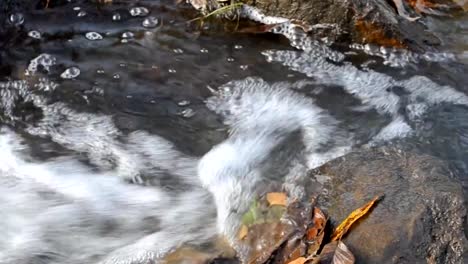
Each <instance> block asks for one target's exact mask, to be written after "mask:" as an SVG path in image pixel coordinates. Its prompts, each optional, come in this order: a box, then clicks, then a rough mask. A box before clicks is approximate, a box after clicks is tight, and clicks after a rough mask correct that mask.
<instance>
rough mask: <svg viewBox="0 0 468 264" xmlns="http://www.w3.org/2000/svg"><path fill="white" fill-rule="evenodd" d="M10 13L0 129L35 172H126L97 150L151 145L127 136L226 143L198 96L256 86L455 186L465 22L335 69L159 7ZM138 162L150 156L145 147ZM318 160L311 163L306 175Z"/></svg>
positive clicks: (466, 80) (1, 73) (465, 136)
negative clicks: (402, 152) (420, 46)
mask: <svg viewBox="0 0 468 264" xmlns="http://www.w3.org/2000/svg"><path fill="white" fill-rule="evenodd" d="M132 8H133V9H132ZM135 8H137V9H135ZM142 8H145V9H147V11H148V12H147V14H146V12H145V10H143V9H142ZM132 13H133V15H135V16H132ZM9 15H12V14H9ZM13 15H15V16H13V17H12V16H9V19H10V20H11V21H10V31H9V33H8V34H7V38H5V39H2V40H0V43H2V49H1V50H0V81H1V84H2V92H0V96H1V98H0V109H2V113H0V124H1V126H2V129H3V130H2V131H3V133H6V134H7V135H10V136H11V135H15V136H21V138H22V140H23V141H24V142H25V143H26V145H28V148H27V149H24V148H23V149H22V151H23V152H25V153H27V154H26V155H27V156H28V157H29V158H28V159H29V160H35V161H37V162H38V164H40V162H46V161H50V160H53V158H60V157H65V156H66V157H70V156H71V157H73V158H72V159H73V160H74V161H80V162H84V163H85V164H87V166H88V165H89V166H90V167H91V168H93V169H97V170H104V169H107V168H110V167H112V166H114V165H115V163H119V162H116V161H115V159H120V160H127V162H128V163H129V164H131V163H138V162H137V161H136V160H134V159H136V158H135V157H137V159H141V157H142V156H132V155H129V157H130V158H128V157H127V156H125V158H123V156H119V154H115V153H119V152H118V151H120V150H119V148H117V147H116V149H117V150H115V153H114V152H113V153H114V154H113V155H114V156H117V158H115V157H108V155H107V154H106V153H107V152H106V151H107V150H109V152H112V151H114V147H115V144H117V143H115V142H121V141H122V142H125V144H128V146H132V147H133V148H135V152H132V153H137V152H138V149H142V148H143V146H145V145H149V144H151V142H150V141H149V137H144V136H142V137H133V138H130V137H129V136H128V135H130V134H131V133H132V132H135V131H140V132H141V131H144V133H146V134H149V135H159V136H161V137H163V138H165V139H167V140H169V141H170V142H172V143H174V144H175V146H176V147H177V149H178V150H180V151H181V152H183V153H184V154H188V155H192V156H197V157H199V156H202V155H203V154H204V153H206V152H207V151H208V150H209V149H210V148H211V147H212V146H214V145H215V144H217V143H219V142H221V141H222V140H224V139H225V137H226V129H225V126H224V125H223V123H222V120H221V119H220V117H219V116H217V115H216V114H215V113H213V112H212V111H210V110H209V109H208V108H207V107H206V106H205V103H204V100H205V99H206V98H207V97H208V96H210V95H211V91H210V90H213V89H214V90H216V89H217V88H218V87H219V86H220V85H223V84H225V83H227V82H229V81H232V80H242V79H245V78H247V77H260V78H262V79H263V80H265V81H267V82H269V83H275V82H290V83H295V85H293V86H298V87H299V88H298V90H299V92H300V93H303V94H305V95H307V96H309V97H312V98H314V99H315V103H316V104H317V105H318V106H319V107H321V108H323V109H324V110H325V111H327V112H329V113H330V114H331V115H332V116H333V117H335V118H336V119H337V120H338V121H339V122H340V123H339V125H338V128H339V129H340V130H341V131H342V134H344V135H346V137H348V141H346V142H347V143H346V144H345V146H344V147H348V148H350V149H351V148H353V147H361V146H364V147H365V146H369V145H378V144H403V145H406V147H410V148H415V149H417V150H418V151H420V152H421V153H428V154H431V155H435V156H437V157H439V158H440V159H443V160H447V161H449V163H450V165H451V166H452V167H453V169H454V171H455V172H456V175H457V177H458V178H459V179H460V180H461V181H462V183H463V185H464V187H465V189H466V188H468V95H467V94H468V75H467V74H468V46H467V43H468V39H467V36H468V24H467V23H468V17H467V16H465V17H458V18H454V19H445V18H444V19H442V18H430V19H427V21H426V23H427V24H428V26H429V27H430V28H431V30H434V31H435V32H437V33H438V34H439V35H440V36H441V38H442V39H443V41H444V44H443V46H442V51H440V52H437V53H434V52H433V53H427V54H419V55H418V54H410V53H405V52H402V51H392V50H390V49H387V50H381V49H380V48H379V47H372V46H367V47H361V46H359V45H355V46H352V47H342V46H340V47H334V49H335V50H332V52H336V53H337V54H340V56H344V60H341V61H338V62H333V61H332V60H331V59H330V57H328V55H330V54H328V53H327V52H322V51H320V52H315V51H316V49H317V47H326V49H328V46H326V45H325V44H317V45H318V46H309V47H306V48H305V51H302V50H297V49H295V48H294V47H292V46H291V45H290V44H289V41H288V39H287V38H285V37H282V36H280V35H273V34H258V35H255V34H241V33H233V32H226V31H225V30H224V25H223V24H221V25H220V24H214V23H212V22H209V21H207V22H206V23H204V25H200V23H199V22H193V23H187V21H188V20H190V19H192V18H194V17H196V16H197V14H196V13H195V12H194V11H192V10H190V9H189V8H188V7H187V6H179V7H176V6H175V5H174V4H173V2H172V1H138V2H135V3H133V4H126V3H118V2H116V3H114V4H109V5H101V6H98V5H94V4H89V3H86V2H85V1H71V2H70V3H69V4H66V5H63V6H57V7H53V8H49V9H41V10H33V11H31V12H27V13H24V12H23V13H14V14H13ZM23 19H24V21H22V20H23ZM233 23H234V24H235V22H233ZM233 23H230V24H229V26H228V27H229V28H231V29H232V27H233V25H232V24H233ZM13 24H16V25H13ZM371 53H373V54H374V55H372V54H371ZM41 54H45V55H42V57H41V58H42V65H39V66H37V67H35V65H34V62H32V61H33V60H34V59H35V58H37V57H39V56H40V55H41ZM392 54H393V55H392ZM50 62H53V63H52V64H53V65H51V66H50V68H48V69H47V67H44V65H45V66H47V65H48V63H50ZM39 64H41V63H39ZM78 72H79V74H78ZM21 81H23V82H21ZM39 101H40V102H39ZM41 102H42V103H41ZM43 102H45V103H43ZM272 111H273V110H272ZM44 120H46V121H44ZM90 124H95V125H90ZM6 129H8V131H9V132H6V131H7V130H6ZM80 129H83V130H86V132H81V131H80ZM113 133H114V134H113ZM114 140H115V142H114ZM88 143H89V144H88ZM101 143H102V144H101ZM5 144H6V143H5ZM6 145H8V144H6ZM6 145H3V146H6ZM96 146H97V147H96ZM99 146H101V147H102V148H103V149H104V150H102V149H101V150H99ZM126 146H127V145H126ZM129 148H130V147H129ZM148 148H149V149H151V148H150V147H149V146H148ZM111 149H112V150H111ZM2 151H4V149H0V152H2ZM345 152H346V151H344V152H340V151H337V152H334V153H332V155H331V156H330V157H334V156H339V155H341V154H343V153H345ZM11 153H13V152H5V154H4V155H10V154H11ZM145 153H146V152H145ZM340 153H341V154H340ZM145 155H146V156H144V157H147V158H151V157H153V155H158V153H157V147H155V150H154V153H153V152H151V150H148V152H147V153H146V154H145ZM0 157H1V155H0ZM127 158H128V159H127ZM4 159H5V160H4V161H5V162H6V161H7V159H6V158H5V157H4ZM323 161H326V159H324V160H312V161H311V162H310V163H311V167H313V166H314V165H318V164H321V162H323ZM123 163H125V162H123ZM363 163H365V160H363ZM138 164H139V163H138ZM44 166H46V170H47V166H48V165H44ZM73 166H74V165H73ZM80 166H81V165H80ZM118 166H120V167H121V168H123V169H122V170H124V171H125V170H126V169H128V166H125V165H118ZM135 166H136V165H135ZM141 166H143V165H141ZM144 166H146V165H144ZM148 166H149V165H148ZM120 167H119V168H120ZM12 170H13V169H12ZM128 170H130V171H131V170H132V169H128ZM7 171H8V170H7ZM145 173H146V174H150V173H151V170H149V171H148V172H145ZM145 173H143V174H145ZM13 174H14V172H13ZM0 182H1V181H0ZM174 184H175V185H177V183H174V182H172V180H171V179H170V178H169V180H168V183H164V184H163V185H165V188H169V189H170V188H175V189H177V188H179V187H174V186H172V185H174ZM177 186H178V185H177ZM57 188H59V187H57ZM25 190H27V189H25ZM466 190H468V189H466ZM0 196H1V194H0ZM25 199H26V198H25ZM96 199H98V198H96ZM26 200H27V199H26ZM0 201H1V199H0ZM43 206H44V208H48V206H47V205H43ZM106 206H107V205H103V208H106ZM0 210H2V206H1V203H0ZM12 215H13V214H12ZM0 223H1V221H0ZM10 224H11V223H5V225H7V226H9V225H10ZM140 227H141V226H140V225H135V229H138V228H140ZM145 228H146V227H141V228H140V229H141V230H143V229H145ZM141 230H140V231H141ZM129 232H130V233H131V232H133V231H129ZM135 232H137V231H135ZM142 232H143V231H142ZM144 232H147V231H146V229H145V230H144ZM144 232H143V233H144ZM134 239H135V237H131V238H129V239H128V241H132V240H134ZM128 241H127V240H124V241H123V242H122V243H123V244H125V243H127V242H128ZM6 244H7V243H6ZM6 244H5V245H6ZM2 246H4V245H3V244H2V243H1V242H0V250H1V249H2ZM119 246H121V245H120V244H119V245H115V246H114V247H110V248H111V249H113V248H116V247H119ZM5 247H7V246H5ZM106 250H107V251H109V249H106ZM106 250H103V251H105V252H107V251H106ZM88 251H89V250H88ZM5 252H6V251H5ZM0 256H1V254H0ZM89 259H93V260H94V258H93V257H90V258H89ZM89 259H88V260H89ZM96 259H98V258H96ZM0 263H2V262H1V261H0ZM44 263H48V262H47V261H45V262H44Z"/></svg>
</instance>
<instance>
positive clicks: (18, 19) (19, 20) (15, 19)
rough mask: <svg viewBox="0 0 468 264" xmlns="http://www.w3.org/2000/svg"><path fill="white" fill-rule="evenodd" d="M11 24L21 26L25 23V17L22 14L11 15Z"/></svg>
mask: <svg viewBox="0 0 468 264" xmlns="http://www.w3.org/2000/svg"><path fill="white" fill-rule="evenodd" d="M9 19H10V23H11V24H13V25H15V26H19V25H21V24H23V23H24V16H23V14H21V13H16V14H11V15H10V18H9Z"/></svg>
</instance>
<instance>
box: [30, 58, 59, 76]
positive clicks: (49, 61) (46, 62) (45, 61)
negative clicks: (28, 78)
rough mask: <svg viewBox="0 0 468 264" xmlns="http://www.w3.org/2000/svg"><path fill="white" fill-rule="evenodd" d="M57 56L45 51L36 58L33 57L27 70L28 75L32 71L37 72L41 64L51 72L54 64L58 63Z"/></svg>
mask: <svg viewBox="0 0 468 264" xmlns="http://www.w3.org/2000/svg"><path fill="white" fill-rule="evenodd" d="M56 60H57V59H56V58H55V57H53V56H52V55H50V54H47V53H43V54H41V55H39V56H37V57H36V58H34V59H32V60H31V61H30V62H29V65H28V69H27V70H26V75H29V74H31V73H35V72H36V71H37V69H38V67H39V65H40V66H42V67H43V68H44V70H46V71H47V72H49V69H50V67H51V66H52V65H55V63H56Z"/></svg>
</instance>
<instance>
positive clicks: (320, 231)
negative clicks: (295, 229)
mask: <svg viewBox="0 0 468 264" xmlns="http://www.w3.org/2000/svg"><path fill="white" fill-rule="evenodd" d="M327 221H328V219H327V217H326V216H325V214H324V213H323V212H322V210H320V208H318V207H314V214H313V218H312V226H310V227H309V229H308V230H307V231H306V241H307V244H308V245H309V246H308V248H307V253H308V254H309V255H315V254H316V253H317V252H318V250H319V249H320V246H321V245H322V242H323V238H324V236H325V226H326V225H327Z"/></svg>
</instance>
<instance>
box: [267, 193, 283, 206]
mask: <svg viewBox="0 0 468 264" xmlns="http://www.w3.org/2000/svg"><path fill="white" fill-rule="evenodd" d="M266 199H267V201H268V204H269V205H270V206H271V205H282V206H286V201H287V199H288V197H287V196H286V194H285V193H282V192H271V193H267V195H266Z"/></svg>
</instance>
